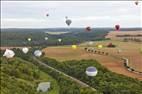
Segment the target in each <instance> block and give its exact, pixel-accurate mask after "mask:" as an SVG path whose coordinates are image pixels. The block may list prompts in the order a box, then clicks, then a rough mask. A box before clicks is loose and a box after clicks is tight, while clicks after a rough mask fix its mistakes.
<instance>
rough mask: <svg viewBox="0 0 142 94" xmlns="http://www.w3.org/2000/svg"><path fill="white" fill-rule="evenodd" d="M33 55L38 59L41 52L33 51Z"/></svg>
mask: <svg viewBox="0 0 142 94" xmlns="http://www.w3.org/2000/svg"><path fill="white" fill-rule="evenodd" d="M34 55H35V56H36V57H40V56H41V55H42V51H40V50H35V51H34Z"/></svg>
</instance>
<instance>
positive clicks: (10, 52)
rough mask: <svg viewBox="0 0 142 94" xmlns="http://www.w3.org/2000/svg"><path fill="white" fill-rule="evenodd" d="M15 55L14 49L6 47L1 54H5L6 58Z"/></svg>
mask: <svg viewBox="0 0 142 94" xmlns="http://www.w3.org/2000/svg"><path fill="white" fill-rule="evenodd" d="M14 55H15V53H14V51H12V50H9V49H6V51H5V52H4V54H3V56H5V57H6V58H13V57H14Z"/></svg>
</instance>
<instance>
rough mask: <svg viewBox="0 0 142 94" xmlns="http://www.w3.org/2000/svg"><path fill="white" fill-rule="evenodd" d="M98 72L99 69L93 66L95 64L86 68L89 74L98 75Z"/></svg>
mask: <svg viewBox="0 0 142 94" xmlns="http://www.w3.org/2000/svg"><path fill="white" fill-rule="evenodd" d="M97 73H98V71H97V69H96V68H95V67H93V66H91V67H88V68H87V69H86V74H87V75H88V76H96V75H97Z"/></svg>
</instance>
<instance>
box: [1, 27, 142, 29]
mask: <svg viewBox="0 0 142 94" xmlns="http://www.w3.org/2000/svg"><path fill="white" fill-rule="evenodd" d="M54 28H57V29H74V28H75V29H84V28H86V27H71V28H68V27H50V28H0V29H54ZM91 28H92V29H95V28H110V29H115V28H114V27H91ZM125 28H128V29H131V28H132V29H133V28H138V29H142V27H121V29H125Z"/></svg>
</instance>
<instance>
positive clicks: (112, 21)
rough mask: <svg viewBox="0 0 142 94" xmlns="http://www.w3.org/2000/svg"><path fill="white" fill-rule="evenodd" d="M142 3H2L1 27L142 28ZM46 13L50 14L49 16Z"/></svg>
mask: <svg viewBox="0 0 142 94" xmlns="http://www.w3.org/2000/svg"><path fill="white" fill-rule="evenodd" d="M141 4H142V1H139V5H135V1H1V5H2V6H1V28H56V27H57V28H62V27H68V26H67V25H66V23H65V20H66V19H65V16H68V18H69V19H71V20H72V23H71V25H70V27H78V28H84V27H86V26H90V27H94V28H95V27H112V28H113V27H114V26H115V25H116V24H119V25H120V26H121V27H131V28H133V27H142V23H141V22H142V7H141ZM46 14H49V16H48V17H47V16H46Z"/></svg>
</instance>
